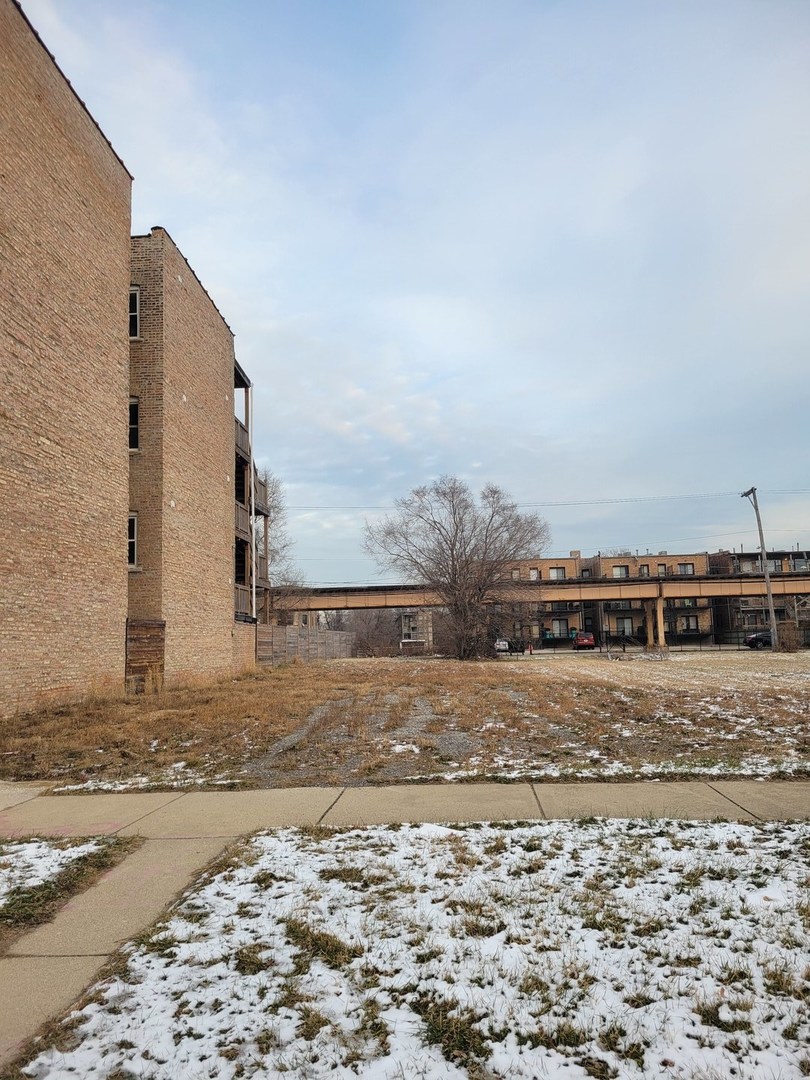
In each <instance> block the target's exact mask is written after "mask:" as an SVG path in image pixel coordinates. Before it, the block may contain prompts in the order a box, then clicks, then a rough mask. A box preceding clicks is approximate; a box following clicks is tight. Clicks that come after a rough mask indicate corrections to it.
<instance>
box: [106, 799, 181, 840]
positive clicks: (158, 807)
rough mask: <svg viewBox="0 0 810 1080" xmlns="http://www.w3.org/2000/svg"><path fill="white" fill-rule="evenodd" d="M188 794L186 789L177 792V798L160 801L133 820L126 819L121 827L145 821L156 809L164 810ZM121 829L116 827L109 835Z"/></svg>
mask: <svg viewBox="0 0 810 1080" xmlns="http://www.w3.org/2000/svg"><path fill="white" fill-rule="evenodd" d="M188 794H189V792H187V791H181V792H179V793H178V795H177V798H175V799H169V801H168V802H165V803H161V804H160V806H156V807H155V809H154V810H149V811H148V812H147V813H146V814H141V816H140V817H139V818H135V819H134V820H133V821H128V822H127V823H126V825H122V826H121V829H131V828H132V826H133V825H138V824H140V822H142V821H145V820H146V818H148V817H151V816H152V814H157V813H158V811H160V810H165V809H166V807H167V806H174V804H175V803H176V802H179V801H180V800H181V799H185V797H186V795H188ZM121 829H116V830H115V832H114V833H112V834H111V835H112V836H117V835H118V833H120V832H121Z"/></svg>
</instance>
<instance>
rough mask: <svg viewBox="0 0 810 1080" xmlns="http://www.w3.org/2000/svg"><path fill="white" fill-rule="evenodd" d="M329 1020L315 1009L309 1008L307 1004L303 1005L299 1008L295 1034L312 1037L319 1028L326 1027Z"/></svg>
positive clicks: (307, 1037)
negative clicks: (299, 1018) (299, 1013)
mask: <svg viewBox="0 0 810 1080" xmlns="http://www.w3.org/2000/svg"><path fill="white" fill-rule="evenodd" d="M328 1025H329V1021H328V1020H327V1018H326V1017H325V1016H324V1015H323V1013H320V1012H318V1010H317V1009H311V1008H310V1007H309V1006H308V1005H305V1006H304V1007H303V1008H302V1009H301V1020H300V1021H299V1024H298V1028H297V1029H296V1034H297V1035H298V1036H300V1038H302V1039H307V1040H309V1039H314V1038H315V1036H316V1035H317V1034H318V1032H319V1031H320V1030H321V1028H325V1027H328Z"/></svg>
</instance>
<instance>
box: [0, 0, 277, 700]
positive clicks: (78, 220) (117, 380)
mask: <svg viewBox="0 0 810 1080" xmlns="http://www.w3.org/2000/svg"><path fill="white" fill-rule="evenodd" d="M0 95H1V100H2V106H1V107H0V123H1V124H2V128H0V140H2V146H3V153H4V168H3V176H2V182H3V203H2V214H3V227H2V229H0V267H2V272H1V273H0V356H2V365H3V369H2V370H3V405H2V409H3V415H2V423H1V424H0V522H2V524H0V552H2V555H0V559H2V561H1V562H0V566H2V592H1V593H0V602H1V603H2V609H1V610H0V655H2V663H1V664H0V715H8V714H9V713H11V712H13V711H15V710H16V709H20V708H25V707H26V706H29V705H36V704H38V703H40V702H41V701H42V700H43V699H48V698H62V697H71V696H77V695H82V694H86V693H87V692H88V691H90V690H92V689H94V688H112V689H122V688H123V687H124V684H125V678H126V677H127V676H130V677H132V678H133V681H138V680H139V679H140V680H142V677H143V676H144V675H145V674H147V673H150V674H152V675H153V676H155V677H156V678H162V677H163V675H164V674H165V677H166V678H167V679H169V680H176V679H177V678H179V677H181V676H184V675H204V676H207V675H215V674H219V673H222V672H228V671H233V670H240V669H242V668H244V667H245V666H248V665H252V664H253V663H254V661H255V651H256V636H255V612H256V587H257V585H258V586H259V587H261V584H262V581H263V579H262V577H261V574H262V573H263V574H264V575H265V577H266V573H267V571H266V560H265V567H264V570H262V557H261V555H259V554H257V553H256V551H255V539H254V528H253V525H254V521H255V515H256V514H259V515H261V514H263V513H266V506H265V505H264V504H265V503H266V495H264V494H263V490H264V489H263V486H262V484H261V483H260V482H259V480H258V478H257V477H256V473H255V468H254V465H253V458H252V439H251V432H250V426H251V417H250V412H251V409H250V393H251V386H250V381H249V379H248V378H247V376H246V375H245V373H244V372H243V371H242V369H241V368H240V366H239V365H238V363H237V362H236V359H235V355H234V348H233V334H232V333H231V331H230V329H229V327H228V326H227V324H226V323H225V321H224V319H223V318H222V316H221V315H220V313H219V311H218V310H217V308H216V306H215V305H214V303H213V302H212V300H211V298H210V297H209V296H208V294H207V292H206V291H205V289H204V288H203V287H202V285H201V284H200V282H199V281H198V279H197V277H196V275H195V274H194V272H193V271H192V270H191V268H190V267H189V265H188V263H187V262H186V260H185V259H184V257H183V256H182V254H181V253H180V252H179V251H178V249H177V247H176V246H175V244H174V243H173V241H172V239H171V237H170V236H169V235H168V233H166V231H165V230H164V229H160V228H155V229H153V230H152V231H151V232H150V234H149V235H148V236H138V237H133V238H130V221H131V215H130V193H131V183H132V180H131V177H130V175H129V173H128V172H127V170H126V168H125V167H124V165H123V164H122V162H121V161H120V159H119V158H118V157H117V155H116V154H115V152H114V150H113V149H112V147H111V146H110V144H109V142H108V141H107V139H106V138H105V136H104V134H103V133H102V131H101V130H100V128H99V127H98V125H97V124H96V123H95V121H94V120H93V118H92V116H91V115H90V113H89V112H88V111H87V109H86V107H85V105H84V104H83V102H82V101H81V100H80V99H79V98H78V97H77V95H76V94H75V92H74V91H73V89H72V87H71V86H70V84H69V82H68V81H67V79H65V77H64V76H63V75H62V73H61V71H60V70H59V68H58V66H57V65H56V62H55V61H54V59H53V57H52V56H51V55H50V54H49V53H48V51H47V50H46V49H45V47H44V45H43V44H42V42H41V41H40V39H39V38H38V36H37V34H36V32H35V31H34V30H33V28H32V27H31V25H30V23H29V22H28V20H27V19H26V17H25V15H24V14H23V12H22V10H21V9H20V8H19V6H18V5H17V4H16V3H15V2H14V0H0ZM128 306H129V333H128V332H127V309H128ZM237 412H238V413H239V416H237V415H236V413H237ZM127 421H129V423H127ZM264 532H265V534H266V530H264Z"/></svg>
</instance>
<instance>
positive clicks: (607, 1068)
mask: <svg viewBox="0 0 810 1080" xmlns="http://www.w3.org/2000/svg"><path fill="white" fill-rule="evenodd" d="M577 1065H579V1067H580V1068H581V1069H584V1070H585V1072H586V1073H587V1074H588V1076H593V1077H595V1078H596V1080H613V1078H614V1077H616V1076H618V1075H619V1070H618V1069H616V1068H614V1066H613V1065H609V1064H608V1062H607V1061H604V1060H603V1059H602V1058H598V1057H583V1058H577Z"/></svg>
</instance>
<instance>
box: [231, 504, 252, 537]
mask: <svg viewBox="0 0 810 1080" xmlns="http://www.w3.org/2000/svg"><path fill="white" fill-rule="evenodd" d="M234 528H235V529H236V531H237V532H238V533H241V534H243V535H244V536H245V537H247V538H249V537H250V513H249V512H248V508H247V507H246V506H242V504H241V503H234Z"/></svg>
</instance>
